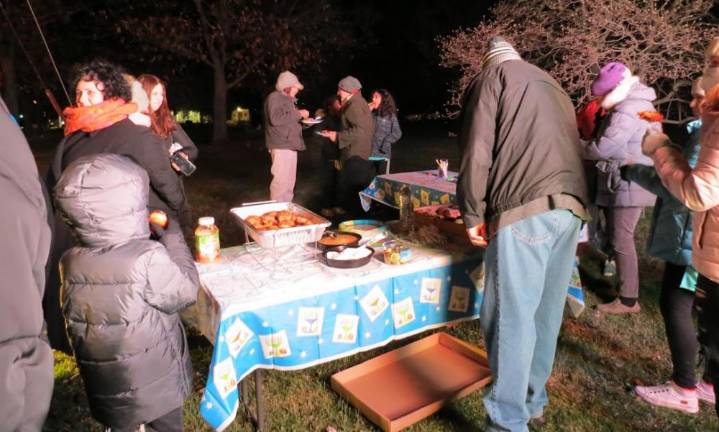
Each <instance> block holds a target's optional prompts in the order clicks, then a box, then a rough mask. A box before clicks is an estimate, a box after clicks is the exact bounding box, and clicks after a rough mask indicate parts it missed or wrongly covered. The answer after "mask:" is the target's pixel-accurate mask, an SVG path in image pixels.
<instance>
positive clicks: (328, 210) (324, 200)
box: [315, 94, 342, 218]
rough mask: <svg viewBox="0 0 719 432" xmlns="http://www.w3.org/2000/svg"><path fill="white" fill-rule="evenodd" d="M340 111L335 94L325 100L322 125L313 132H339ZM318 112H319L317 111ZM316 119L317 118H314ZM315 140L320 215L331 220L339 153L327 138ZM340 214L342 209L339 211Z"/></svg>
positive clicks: (321, 137) (335, 192)
mask: <svg viewBox="0 0 719 432" xmlns="http://www.w3.org/2000/svg"><path fill="white" fill-rule="evenodd" d="M341 110H342V102H340V99H339V97H338V96H337V95H336V94H335V95H332V96H330V97H328V98H327V99H325V103H324V108H323V109H322V115H323V117H322V123H321V124H319V125H317V126H315V130H319V131H322V130H329V131H335V132H336V131H338V130H340V111H341ZM318 111H319V110H318ZM315 117H318V116H315ZM317 140H319V143H320V159H321V167H320V177H321V179H322V180H321V184H322V186H321V195H320V207H321V210H320V213H321V214H322V216H324V217H328V218H331V217H333V216H334V215H335V210H334V208H335V207H336V198H337V174H338V172H337V171H338V170H337V166H338V163H339V159H340V152H339V149H338V148H337V145H336V144H335V143H333V142H332V141H331V140H330V139H329V138H327V137H324V136H321V135H318V136H317ZM339 211H340V213H341V212H342V209H339Z"/></svg>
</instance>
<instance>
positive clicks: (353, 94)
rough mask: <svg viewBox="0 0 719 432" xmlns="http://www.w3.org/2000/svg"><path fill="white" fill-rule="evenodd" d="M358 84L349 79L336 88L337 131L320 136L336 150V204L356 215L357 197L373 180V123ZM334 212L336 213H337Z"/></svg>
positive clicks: (347, 77) (360, 86)
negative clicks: (338, 125) (338, 124)
mask: <svg viewBox="0 0 719 432" xmlns="http://www.w3.org/2000/svg"><path fill="white" fill-rule="evenodd" d="M361 90H362V84H361V83H360V82H359V80H358V79H357V78H355V77H353V76H349V75H348V76H346V77H344V78H342V79H341V80H340V82H339V83H338V84H337V95H338V96H339V98H340V101H341V102H342V111H341V113H340V130H339V131H338V132H334V131H329V130H323V131H322V132H321V134H322V136H324V137H326V138H328V139H329V140H330V141H332V142H333V143H336V144H337V146H338V147H339V150H340V162H341V165H342V167H341V169H340V172H339V175H338V178H337V202H338V203H343V206H344V208H345V209H346V210H352V211H353V212H359V205H360V204H359V198H358V195H357V193H359V192H360V191H361V190H362V189H364V188H366V187H367V186H368V185H369V184H370V183H371V182H372V179H373V178H374V176H375V174H376V173H375V168H374V164H373V163H372V162H371V161H370V160H369V157H370V155H371V153H372V135H373V134H374V121H373V120H372V113H371V112H370V110H369V106H368V105H367V101H366V100H365V99H364V98H363V97H362V93H361ZM337 210H341V209H336V210H335V212H336V213H340V212H339V211H337Z"/></svg>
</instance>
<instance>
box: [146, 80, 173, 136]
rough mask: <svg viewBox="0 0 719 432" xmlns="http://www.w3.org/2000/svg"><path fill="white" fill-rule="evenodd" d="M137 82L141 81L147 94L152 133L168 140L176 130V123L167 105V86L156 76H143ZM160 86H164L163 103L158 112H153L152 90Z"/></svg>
mask: <svg viewBox="0 0 719 432" xmlns="http://www.w3.org/2000/svg"><path fill="white" fill-rule="evenodd" d="M137 80H138V81H140V84H142V89H143V90H145V93H147V102H148V103H147V111H148V112H147V115H148V116H149V117H150V124H151V126H152V131H153V132H155V135H158V136H160V137H162V138H167V137H168V136H169V135H170V134H171V133H172V131H174V130H175V122H174V121H173V119H172V113H170V107H169V105H167V86H166V85H165V83H164V82H162V80H161V79H160V78H158V77H156V76H155V75H149V74H142V75H140V76H139V77H138V78H137ZM158 84H160V85H161V86H162V103H161V104H160V106H159V107H158V108H157V111H153V110H152V107H151V106H150V99H151V98H152V89H154V88H155V86H156V85H158Z"/></svg>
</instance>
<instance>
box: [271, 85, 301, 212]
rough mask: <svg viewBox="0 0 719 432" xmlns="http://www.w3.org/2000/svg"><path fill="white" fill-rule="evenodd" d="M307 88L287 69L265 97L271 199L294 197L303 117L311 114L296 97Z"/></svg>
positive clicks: (279, 199) (280, 199) (285, 200)
mask: <svg viewBox="0 0 719 432" xmlns="http://www.w3.org/2000/svg"><path fill="white" fill-rule="evenodd" d="M304 88H305V87H304V86H303V85H302V83H300V80H299V79H297V76H296V75H295V74H293V73H292V72H290V71H284V72H282V73H281V74H280V75H279V76H278V77H277V83H276V84H275V91H273V92H272V93H270V94H269V96H267V99H266V100H265V144H267V150H269V152H270V155H271V157H272V182H271V183H270V199H271V200H275V201H281V202H290V201H292V198H293V197H294V189H295V179H296V177H297V152H298V151H300V150H304V149H305V142H304V140H303V139H302V125H301V124H300V120H302V119H306V118H308V117H309V115H310V113H309V111H307V110H304V109H301V110H298V109H297V107H296V106H295V97H296V96H297V93H298V92H299V91H300V90H302V89H304Z"/></svg>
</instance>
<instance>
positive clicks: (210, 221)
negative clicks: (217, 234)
mask: <svg viewBox="0 0 719 432" xmlns="http://www.w3.org/2000/svg"><path fill="white" fill-rule="evenodd" d="M197 223H198V224H200V225H206V226H209V225H214V224H215V218H214V217H212V216H205V217H201V218H200V219H198V220H197Z"/></svg>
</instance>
